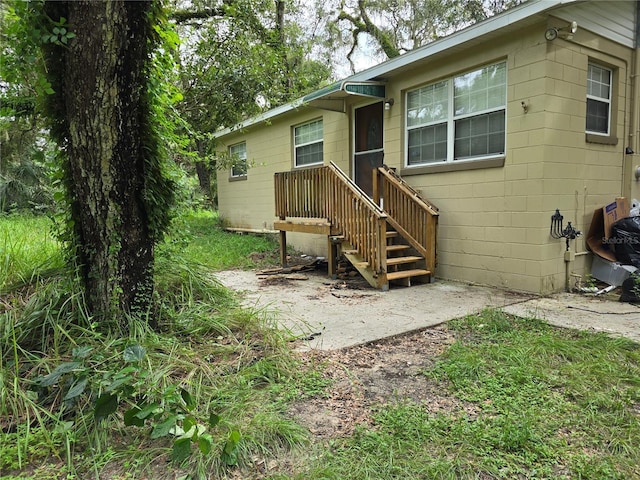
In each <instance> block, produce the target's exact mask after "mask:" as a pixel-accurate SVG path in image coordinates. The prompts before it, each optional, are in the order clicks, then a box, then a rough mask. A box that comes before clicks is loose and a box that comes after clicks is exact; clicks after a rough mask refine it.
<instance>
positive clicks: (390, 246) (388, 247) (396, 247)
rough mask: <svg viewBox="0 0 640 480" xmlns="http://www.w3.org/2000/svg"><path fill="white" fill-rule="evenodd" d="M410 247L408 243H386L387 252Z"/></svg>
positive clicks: (399, 250)
mask: <svg viewBox="0 0 640 480" xmlns="http://www.w3.org/2000/svg"><path fill="white" fill-rule="evenodd" d="M409 248H411V246H409V245H387V252H401V251H402V250H408V249H409Z"/></svg>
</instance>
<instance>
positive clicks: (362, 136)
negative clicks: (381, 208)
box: [353, 102, 384, 197]
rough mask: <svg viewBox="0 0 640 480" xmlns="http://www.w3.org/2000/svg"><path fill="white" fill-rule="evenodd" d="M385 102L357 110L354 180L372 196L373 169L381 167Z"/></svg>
mask: <svg viewBox="0 0 640 480" xmlns="http://www.w3.org/2000/svg"><path fill="white" fill-rule="evenodd" d="M383 111H384V108H383V103H382V102H379V103H374V104H372V105H367V106H366V107H361V108H358V109H356V111H355V142H354V144H355V152H354V158H353V163H354V180H355V182H356V183H357V184H358V186H359V187H360V188H362V190H364V191H365V193H367V195H369V196H370V197H372V196H373V170H374V169H375V168H378V167H381V166H382V162H383V159H384V151H383V149H382V113H383Z"/></svg>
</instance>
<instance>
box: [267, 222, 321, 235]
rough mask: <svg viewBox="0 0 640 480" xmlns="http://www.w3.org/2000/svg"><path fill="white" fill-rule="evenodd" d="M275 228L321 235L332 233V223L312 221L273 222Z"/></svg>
mask: <svg viewBox="0 0 640 480" xmlns="http://www.w3.org/2000/svg"><path fill="white" fill-rule="evenodd" d="M273 228H275V229H276V230H280V231H286V232H298V233H317V234H320V235H329V234H330V233H331V224H330V223H310V222H301V223H296V222H291V221H286V222H277V221H276V222H273Z"/></svg>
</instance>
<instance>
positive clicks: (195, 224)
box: [160, 211, 279, 270]
mask: <svg viewBox="0 0 640 480" xmlns="http://www.w3.org/2000/svg"><path fill="white" fill-rule="evenodd" d="M223 226H224V220H223V219H221V218H220V217H219V216H218V214H217V213H213V212H208V211H197V212H190V213H188V214H186V215H185V216H183V217H182V218H181V219H180V220H179V221H178V222H176V223H175V225H174V230H173V232H174V233H173V234H172V235H171V237H170V238H169V239H168V242H167V243H166V244H165V245H164V246H163V248H162V249H161V252H162V255H170V256H174V255H181V256H184V255H186V256H188V257H189V258H191V259H192V260H193V262H194V263H196V264H199V265H202V266H203V267H207V268H210V269H213V270H224V269H229V268H245V269H246V268H256V267H260V266H268V265H274V264H276V263H277V262H278V261H279V244H278V241H277V238H276V236H275V235H262V236H257V235H239V234H235V233H229V232H225V231H224V230H223ZM160 261H162V260H160Z"/></svg>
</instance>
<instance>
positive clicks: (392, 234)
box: [387, 230, 398, 238]
mask: <svg viewBox="0 0 640 480" xmlns="http://www.w3.org/2000/svg"><path fill="white" fill-rule="evenodd" d="M397 236H398V232H396V231H395V230H388V231H387V238H396V237H397Z"/></svg>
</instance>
